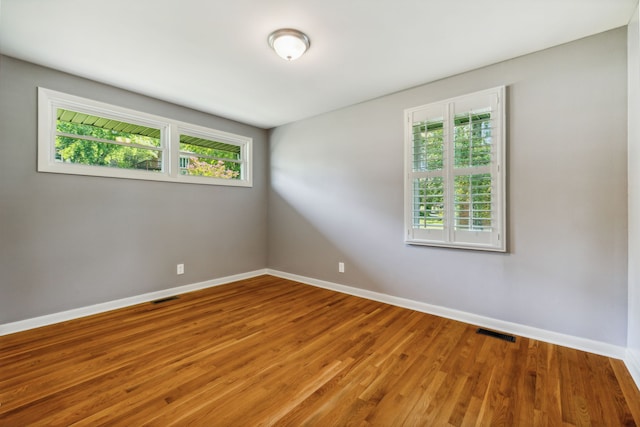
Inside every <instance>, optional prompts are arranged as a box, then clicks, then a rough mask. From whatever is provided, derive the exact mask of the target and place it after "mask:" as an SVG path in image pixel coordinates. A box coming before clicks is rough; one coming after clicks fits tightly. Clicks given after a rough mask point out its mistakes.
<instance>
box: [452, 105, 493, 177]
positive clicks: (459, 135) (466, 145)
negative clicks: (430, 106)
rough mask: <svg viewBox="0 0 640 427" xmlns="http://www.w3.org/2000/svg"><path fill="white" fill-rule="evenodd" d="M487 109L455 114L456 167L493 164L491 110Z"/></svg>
mask: <svg viewBox="0 0 640 427" xmlns="http://www.w3.org/2000/svg"><path fill="white" fill-rule="evenodd" d="M487 110H488V109H487ZM487 110H484V111H474V112H468V113H464V114H457V115H456V116H455V124H454V157H455V162H454V166H455V167H470V166H486V165H489V164H491V112H490V111H487Z"/></svg>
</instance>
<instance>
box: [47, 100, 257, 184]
mask: <svg viewBox="0 0 640 427" xmlns="http://www.w3.org/2000/svg"><path fill="white" fill-rule="evenodd" d="M251 163H252V139H251V138H248V137H244V136H241V135H236V134H231V133H227V132H222V131H218V130H215V129H209V128H205V127H201V126H196V125H191V124H187V123H184V122H179V121H176V120H171V119H167V118H164V117H158V116H154V115H150V114H146V113H142V112H139V111H133V110H128V109H125V108H121V107H117V106H113V105H108V104H103V103H100V102H96V101H92V100H88V99H84V98H80V97H76V96H72V95H67V94H64V93H60V92H55V91H52V90H49V89H44V88H38V171H40V172H54V173H66V174H77V175H93V176H106V177H117V178H130V179H145V180H156V181H170V182H184V183H196V184H217V185H232V186H245V187H250V186H252V171H251Z"/></svg>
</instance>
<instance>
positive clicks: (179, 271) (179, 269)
mask: <svg viewBox="0 0 640 427" xmlns="http://www.w3.org/2000/svg"><path fill="white" fill-rule="evenodd" d="M176 273H177V274H184V264H178V267H177V268H176Z"/></svg>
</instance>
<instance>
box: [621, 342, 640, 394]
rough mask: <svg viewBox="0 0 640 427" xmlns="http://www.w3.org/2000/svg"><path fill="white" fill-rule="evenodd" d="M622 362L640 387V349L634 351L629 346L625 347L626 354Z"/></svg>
mask: <svg viewBox="0 0 640 427" xmlns="http://www.w3.org/2000/svg"><path fill="white" fill-rule="evenodd" d="M624 364H625V365H627V369H628V370H629V373H630V374H631V377H632V378H633V380H634V381H635V383H636V385H637V386H638V388H639V389H640V351H638V352H634V351H633V350H631V349H630V348H628V349H627V355H626V357H625V358H624Z"/></svg>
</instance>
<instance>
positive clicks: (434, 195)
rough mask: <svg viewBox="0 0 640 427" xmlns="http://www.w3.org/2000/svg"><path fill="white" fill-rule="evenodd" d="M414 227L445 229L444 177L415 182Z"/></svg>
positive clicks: (415, 180) (419, 179)
mask: <svg viewBox="0 0 640 427" xmlns="http://www.w3.org/2000/svg"><path fill="white" fill-rule="evenodd" d="M413 227H414V228H423V229H437V230H442V229H443V228H444V185H443V179H442V177H435V178H418V179H414V180H413Z"/></svg>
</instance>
